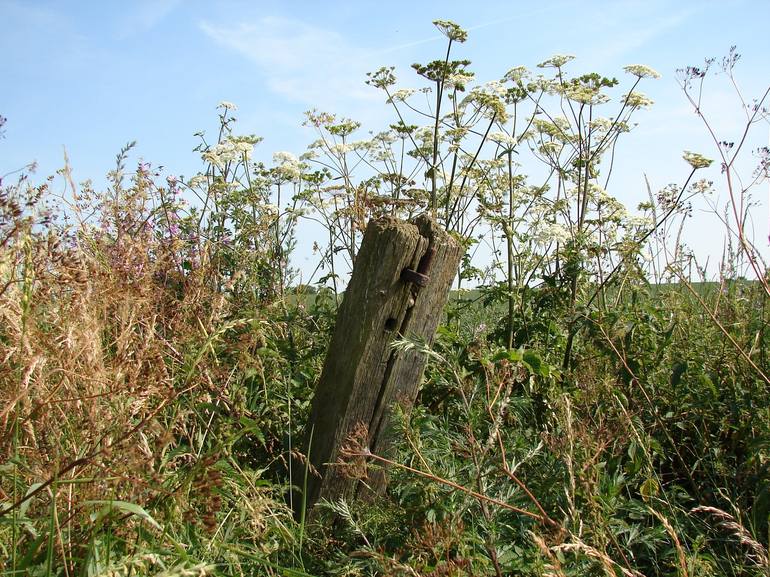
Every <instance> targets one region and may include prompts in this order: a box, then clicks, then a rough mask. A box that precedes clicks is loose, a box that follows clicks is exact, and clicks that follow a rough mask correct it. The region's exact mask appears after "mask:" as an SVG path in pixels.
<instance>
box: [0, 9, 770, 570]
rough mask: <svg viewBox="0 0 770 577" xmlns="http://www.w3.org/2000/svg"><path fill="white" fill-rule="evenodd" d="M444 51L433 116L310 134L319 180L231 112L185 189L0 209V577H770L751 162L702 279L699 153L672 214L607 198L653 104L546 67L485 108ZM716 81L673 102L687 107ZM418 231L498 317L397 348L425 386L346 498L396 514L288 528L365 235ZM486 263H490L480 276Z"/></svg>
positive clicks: (20, 200) (14, 189)
mask: <svg viewBox="0 0 770 577" xmlns="http://www.w3.org/2000/svg"><path fill="white" fill-rule="evenodd" d="M436 24H437V26H438V27H439V30H440V31H441V32H442V33H443V34H444V35H445V36H446V37H447V41H448V42H447V51H446V53H445V54H443V55H442V59H441V60H437V61H435V62H432V63H428V64H425V65H416V67H415V70H416V72H417V74H418V75H419V77H421V78H423V79H424V80H425V81H426V83H427V86H428V88H430V89H431V90H432V92H430V95H431V96H430V100H429V101H428V102H429V105H430V107H429V108H428V109H427V111H421V110H420V109H419V108H418V107H417V106H416V105H415V104H413V101H412V100H410V98H412V96H413V92H412V91H406V90H396V88H395V86H396V83H397V82H396V78H395V73H394V71H393V70H392V69H387V68H386V69H380V70H379V71H377V72H375V73H373V74H372V75H370V79H369V82H370V83H371V84H373V85H375V86H377V87H378V88H381V89H382V90H383V91H384V92H385V94H386V98H387V99H388V104H389V105H390V106H392V107H393V110H394V114H395V122H396V123H395V124H394V125H393V127H391V130H389V131H386V132H383V133H379V134H376V135H374V136H373V137H372V138H371V139H368V140H365V141H355V140H353V135H354V133H355V132H356V130H358V128H359V125H358V123H356V122H354V121H352V120H348V119H341V118H337V117H336V116H334V115H331V114H327V113H323V112H318V111H314V112H311V113H308V116H307V120H306V124H307V125H308V126H309V127H310V128H311V129H312V130H314V131H316V135H317V136H318V140H317V141H316V142H315V143H314V144H313V145H311V147H310V150H309V152H308V153H307V154H305V155H302V157H297V156H294V155H292V154H290V153H286V152H282V153H276V155H275V156H274V165H273V166H270V167H269V166H266V165H265V164H262V163H255V162H253V160H252V153H253V147H254V146H255V145H256V144H257V143H258V142H259V139H258V138H256V137H254V136H239V135H237V134H236V133H235V128H234V127H235V119H234V117H233V112H234V110H235V107H234V105H232V104H230V103H222V104H221V105H220V107H219V109H218V110H219V131H218V135H217V139H216V141H215V142H208V141H206V140H205V139H204V138H203V137H202V141H201V144H200V147H199V152H200V153H201V157H202V161H203V168H202V170H201V171H200V172H199V173H198V174H197V175H195V176H194V177H193V178H192V179H189V180H187V181H181V180H179V179H177V178H174V177H172V176H168V177H165V178H164V175H162V174H161V173H160V171H159V170H156V169H155V168H153V167H152V166H151V165H149V164H147V163H139V164H137V165H136V167H135V168H131V169H128V168H127V164H128V162H129V158H130V154H131V149H132V147H133V144H131V145H128V146H127V147H125V148H124V149H123V150H122V151H121V152H120V153H119V154H118V157H117V159H116V161H117V162H116V167H115V170H114V171H112V172H111V173H110V184H109V186H108V187H107V189H106V190H104V191H95V190H93V189H92V187H91V186H90V185H89V184H88V183H83V184H80V185H76V184H75V183H74V182H72V179H71V175H70V171H69V169H68V167H65V169H64V170H63V171H61V177H62V178H61V182H62V183H63V185H62V184H60V181H59V180H54V179H50V180H48V181H46V182H45V183H43V184H42V185H34V184H33V183H32V182H31V178H30V177H29V176H27V175H23V176H21V177H20V178H18V179H17V180H16V181H15V182H10V183H9V182H7V181H6V182H4V183H3V184H2V187H0V248H1V249H2V250H1V251H0V360H2V363H0V399H2V403H0V439H1V441H2V442H0V452H1V453H0V568H2V570H3V571H4V572H5V573H6V574H9V575H22V574H29V575H65V576H67V577H69V576H75V575H89V576H94V575H126V576H129V575H150V574H152V575H169V576H170V575H180V576H181V575H205V574H227V575H245V574H268V575H308V574H328V575H370V574H372V575H373V574H387V575H420V576H428V575H431V576H449V575H497V576H502V575H515V574H523V575H619V574H622V575H627V576H638V575H649V576H652V575H680V576H693V577H694V576H698V575H735V576H746V575H768V574H770V567H768V556H767V550H768V538H769V536H770V524H769V523H768V519H769V516H770V481H768V479H770V475H769V474H768V467H770V452H769V451H770V404H769V400H768V399H770V397H769V396H768V395H767V387H768V385H769V384H770V382H769V381H768V375H770V364H769V363H768V357H767V351H768V350H770V336H769V335H768V329H767V327H768V322H769V321H770V312H769V311H768V297H769V296H770V295H769V294H768V292H767V272H766V268H765V265H764V263H763V262H762V260H761V258H760V251H759V250H757V248H756V246H755V245H754V244H752V241H751V239H750V235H749V230H748V227H747V226H745V223H747V222H748V221H749V217H750V216H751V212H750V211H751V209H752V206H753V205H752V203H751V201H750V200H751V199H750V196H751V193H752V189H751V187H743V188H740V189H739V188H738V186H737V183H739V182H743V183H747V182H749V181H748V180H747V179H745V178H744V179H741V178H740V174H738V173H737V171H738V170H739V168H740V163H739V162H737V161H736V158H737V157H736V156H735V154H737V152H738V151H740V149H741V146H742V144H741V145H738V146H737V149H736V147H735V145H734V146H732V147H726V146H725V145H724V144H723V143H722V141H721V140H720V139H719V138H718V137H716V140H715V143H716V144H717V146H718V147H719V150H720V153H719V154H720V155H721V158H722V160H723V162H724V164H725V166H726V168H727V170H726V171H725V173H724V175H725V178H726V179H727V180H726V186H727V190H728V193H729V194H728V204H727V209H728V212H727V214H728V217H729V218H725V223H726V225H727V226H726V229H725V232H726V235H727V239H728V242H727V246H728V248H729V250H726V251H725V254H726V256H725V260H724V262H723V263H722V267H721V269H720V270H721V273H720V275H719V276H718V277H717V278H715V279H710V278H707V274H706V272H707V271H705V269H704V268H702V267H699V266H698V262H697V259H695V257H694V256H693V255H692V254H691V253H690V252H689V251H688V250H687V248H686V247H685V246H684V245H683V243H682V242H681V238H682V235H681V231H682V229H683V227H684V226H686V224H687V223H688V219H689V217H690V215H691V205H690V203H691V202H692V201H694V200H695V199H697V198H698V197H699V196H700V195H702V194H703V193H704V192H705V190H706V189H707V188H709V186H711V185H709V184H708V183H706V182H704V181H696V180H695V179H694V175H696V174H697V173H696V171H699V170H702V169H703V168H705V167H707V166H708V164H709V163H710V161H709V160H708V159H707V158H705V157H704V156H702V155H699V154H693V153H687V154H685V160H686V161H687V162H688V163H689V164H690V170H689V172H688V173H686V174H685V175H684V178H683V179H682V181H683V184H682V185H672V186H670V187H667V188H665V189H664V190H661V191H659V192H657V193H656V192H653V191H650V198H649V199H648V200H646V201H645V203H643V205H642V207H641V209H640V210H641V211H642V213H641V215H640V214H637V215H634V214H629V212H628V211H627V210H626V209H625V207H623V206H622V205H621V204H620V203H619V202H618V201H617V200H616V199H614V198H613V197H612V196H611V194H610V193H609V192H608V190H609V189H608V186H609V174H606V173H603V172H602V168H603V167H602V166H601V163H600V160H601V158H602V157H603V156H604V155H605V153H606V154H609V156H610V157H611V156H612V155H613V154H614V153H615V147H616V144H617V143H618V142H619V139H620V138H621V136H622V137H623V138H626V136H625V133H626V132H627V131H628V129H629V128H630V123H629V119H630V117H631V115H632V114H636V113H637V112H638V111H639V110H640V109H641V108H644V107H646V106H647V105H648V104H649V102H648V101H647V100H646V99H645V97H643V95H641V94H639V93H637V92H635V88H636V87H637V85H638V84H639V83H640V82H641V81H642V80H646V79H647V78H651V77H653V76H654V75H655V73H654V71H651V70H650V69H648V68H646V67H643V66H638V65H637V66H630V67H628V68H627V72H629V73H630V74H631V78H632V81H631V86H630V87H629V88H628V89H627V91H625V92H623V93H620V94H617V93H616V92H614V91H615V90H616V88H615V86H616V85H617V84H618V83H617V81H616V80H615V79H610V78H603V77H600V76H598V75H593V74H585V75H574V76H570V75H569V74H568V72H567V69H566V67H567V66H568V64H569V61H570V58H568V57H554V58H551V59H549V60H547V61H545V62H544V63H543V64H542V67H543V68H544V69H545V70H546V72H547V73H548V74H546V73H543V74H533V73H531V72H529V71H527V70H524V69H522V68H515V69H512V70H511V71H509V72H508V73H507V74H506V75H504V77H503V78H502V79H501V80H500V82H496V83H490V84H488V85H485V86H481V87H471V82H472V76H471V73H470V70H469V63H467V62H466V61H464V60H457V61H455V60H451V57H452V54H453V52H452V51H453V50H457V48H458V46H457V45H458V44H461V43H462V42H464V41H465V40H466V39H467V35H466V34H465V32H464V31H463V30H462V29H461V28H459V27H458V26H457V25H455V24H453V23H449V22H444V21H437V23H436ZM731 54H732V53H731ZM736 60H737V59H736V58H735V57H734V56H732V55H731V56H730V57H729V58H728V59H727V60H726V61H725V62H724V63H723V67H724V70H725V71H728V72H729V73H730V74H733V69H734V67H735V61H736ZM706 68H708V67H706ZM707 72H708V70H707V69H706V70H704V69H703V68H695V67H689V68H687V69H684V70H683V73H682V84H683V88H684V89H685V91H686V92H687V94H688V95H689V97H690V98H693V96H692V94H694V92H693V87H694V86H695V84H699V83H701V82H704V81H705V79H706V78H707V77H708V75H707ZM610 97H614V98H615V105H614V106H615V108H613V110H614V112H612V113H611V116H610V117H608V119H607V121H606V122H599V120H598V118H600V117H599V112H600V111H602V110H604V109H603V108H601V107H602V106H603V105H604V100H605V98H610ZM694 104H696V105H697V102H695V101H694ZM763 106H764V101H760V102H759V104H758V107H757V110H755V111H754V114H753V115H750V116H749V118H748V120H747V125H746V130H747V132H748V131H749V129H751V128H752V127H753V126H754V125H755V124H757V122H758V121H762V120H766V118H767V114H766V111H764V109H763ZM414 118H420V119H421V121H422V122H427V124H425V126H423V127H419V126H417V125H412V124H410V122H412V121H413V120H412V119H414ZM613 119H614V120H613ZM704 120H706V127H707V129H708V127H709V126H710V125H709V124H708V120H707V119H704ZM725 149H727V150H725ZM731 151H732V152H731ZM524 157H526V158H527V159H528V162H533V163H535V162H537V163H541V166H545V167H546V172H545V174H546V176H544V177H543V180H540V181H534V180H533V178H531V177H528V176H527V175H526V174H525V173H524V172H523V168H522V167H521V166H519V165H518V164H517V162H516V158H519V159H520V160H522V161H523V160H524ZM605 166H606V164H605ZM541 172H542V170H540V171H538V170H537V169H533V170H532V173H533V174H537V175H538V178H541V176H540V175H541ZM753 174H755V176H756V177H755V180H754V181H751V183H752V184H756V183H758V182H759V181H761V179H762V178H763V177H766V176H767V156H766V150H765V151H764V152H763V151H762V150H760V151H759V166H758V167H757V172H756V173H753ZM60 186H63V187H64V188H63V189H61V190H59V189H56V190H53V189H54V188H55V187H60ZM715 186H718V185H715ZM741 186H743V185H741ZM423 210H427V211H429V212H430V213H432V214H433V215H434V217H435V218H436V219H438V220H439V222H441V223H442V224H443V225H444V226H445V227H446V228H447V229H448V230H451V231H453V233H454V234H456V235H458V237H460V238H461V239H462V240H463V242H465V243H466V246H467V247H468V249H469V253H468V257H467V258H466V259H465V261H464V265H463V268H462V270H461V271H460V274H459V276H458V279H459V281H458V286H459V287H460V288H462V287H463V283H466V284H467V283H469V282H476V283H479V284H480V285H481V286H480V287H479V289H478V290H477V291H473V292H472V293H470V292H464V291H462V290H460V291H458V292H457V293H456V294H457V298H455V299H452V302H451V304H450V305H449V307H448V309H447V311H446V315H447V316H446V321H445V323H444V324H443V325H442V327H441V328H440V329H439V336H438V339H437V342H436V345H435V346H434V348H433V349H432V350H431V349H427V348H425V347H424V345H423V344H421V343H417V342H413V341H411V340H410V338H409V335H401V338H400V339H399V340H397V341H396V342H395V343H394V345H393V346H394V348H395V349H396V352H398V351H399V350H403V349H407V348H409V349H418V350H421V351H422V352H423V354H425V355H426V356H427V357H428V369H427V371H426V375H425V379H424V383H423V387H422V389H421V392H420V397H419V399H418V402H417V404H416V406H415V407H414V410H413V411H412V412H411V413H410V414H406V413H403V412H402V413H401V414H400V416H399V418H398V419H396V422H395V423H394V424H393V426H394V430H393V435H394V438H395V439H396V441H397V442H396V447H395V449H394V451H393V453H392V454H388V455H373V454H372V453H371V452H370V451H369V449H368V448H367V447H366V446H364V444H362V442H361V439H360V438H358V439H356V438H351V439H348V440H347V441H346V446H345V455H346V458H347V459H349V461H350V462H349V463H348V465H349V467H348V468H349V469H350V470H351V471H352V472H354V473H355V474H358V475H362V476H365V475H366V472H367V470H368V469H369V468H372V467H383V466H386V467H387V468H388V472H389V473H388V474H389V478H390V484H389V489H388V493H387V494H386V495H384V496H383V497H382V498H380V499H378V500H375V501H373V502H366V503H355V502H352V503H347V502H344V501H340V502H335V503H322V504H320V505H319V506H318V512H317V514H316V513H314V514H313V515H311V516H308V515H304V514H303V515H302V516H301V518H300V520H299V521H297V520H295V519H294V517H293V515H292V513H291V509H292V507H290V505H292V504H293V500H294V499H295V498H298V497H297V495H301V494H302V492H303V491H302V487H303V484H304V483H306V479H307V475H311V474H314V471H312V469H311V468H310V467H305V468H304V470H299V471H298V470H297V467H293V468H292V463H295V464H296V463H307V459H306V456H303V455H300V454H299V453H298V452H297V449H296V447H299V446H301V443H299V442H298V439H299V438H301V437H302V436H303V435H307V434H311V433H310V431H311V430H312V429H311V430H308V429H309V427H308V426H307V425H308V423H307V417H308V413H309V411H308V408H309V405H310V402H311V400H312V388H313V384H314V382H315V380H316V378H317V377H318V373H319V369H320V367H321V364H322V362H323V355H324V353H325V348H326V343H327V340H328V336H329V334H330V331H331V329H332V327H333V323H334V314H335V311H336V306H337V304H338V303H339V300H340V298H342V288H343V286H344V271H345V270H346V268H348V267H349V266H352V265H354V263H355V258H356V254H357V247H358V243H359V242H360V235H361V231H362V230H363V228H364V227H365V224H366V221H367V220H368V219H370V218H374V217H377V216H379V215H382V214H390V215H398V216H402V217H408V216H410V215H413V214H415V213H417V212H420V211H423ZM720 210H721V209H720ZM303 219H314V220H315V221H316V222H317V223H319V224H320V225H321V226H322V227H324V228H323V229H324V237H325V239H326V240H325V241H324V242H320V241H319V243H317V247H316V248H317V253H316V255H317V257H318V268H317V270H316V273H320V274H319V276H320V278H318V279H315V281H316V285H317V286H308V285H307V284H305V285H303V286H302V287H294V288H292V284H293V283H294V282H295V276H294V271H293V269H292V267H291V260H290V256H291V254H292V251H294V250H295V242H294V239H295V236H296V234H297V229H298V227H299V226H302V225H303V224H304V222H305V221H303ZM731 219H732V220H731ZM479 235H481V236H482V237H484V238H486V239H488V240H489V242H490V244H491V245H492V248H493V249H495V250H497V249H500V250H499V253H494V254H497V255H498V256H497V257H495V258H493V260H492V262H489V263H485V265H484V266H483V267H479V266H478V263H477V262H476V261H474V260H473V259H472V258H471V256H470V255H471V253H472V251H473V250H474V245H475V244H476V243H477V242H478V237H479ZM482 268H484V269H486V270H482ZM693 271H695V272H693ZM744 274H753V275H754V276H753V277H750V278H748V279H746V278H742V275H744ZM304 280H305V281H308V282H309V280H308V279H304ZM696 280H697V281H700V282H694V281H696ZM303 513H304V512H303Z"/></svg>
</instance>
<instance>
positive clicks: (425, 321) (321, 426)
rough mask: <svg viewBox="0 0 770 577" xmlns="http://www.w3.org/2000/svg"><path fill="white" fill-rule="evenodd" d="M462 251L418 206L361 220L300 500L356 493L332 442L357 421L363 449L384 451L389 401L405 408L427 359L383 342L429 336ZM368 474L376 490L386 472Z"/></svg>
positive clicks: (314, 415)
mask: <svg viewBox="0 0 770 577" xmlns="http://www.w3.org/2000/svg"><path fill="white" fill-rule="evenodd" d="M461 256H462V255H461V246H460V244H459V243H458V242H457V241H456V240H455V239H454V238H452V237H451V236H450V235H449V234H447V233H446V232H445V231H444V230H443V229H441V227H439V226H438V225H437V224H436V223H435V222H434V221H433V220H432V219H430V217H428V216H426V215H420V216H418V217H417V218H416V219H414V221H413V222H404V221H402V220H398V219H395V218H390V217H386V218H381V219H377V220H372V221H370V222H369V225H368V226H367V228H366V232H365V234H364V238H363V241H362V243H361V250H360V251H359V253H358V256H357V258H356V264H355V268H354V270H353V274H352V277H351V279H350V283H349V284H348V287H347V290H346V291H345V297H344V299H343V301H342V304H341V306H340V309H339V312H338V315H337V325H336V328H335V330H334V336H333V337H332V341H331V344H330V346H329V351H328V353H327V356H326V361H325V364H324V368H323V371H322V373H321V378H320V380H319V382H318V384H317V386H316V390H315V396H314V398H313V406H312V410H311V415H310V422H309V424H308V430H309V431H310V434H309V435H308V439H307V440H306V442H305V454H306V455H307V456H308V457H309V459H310V463H311V464H312V465H313V467H314V468H315V469H316V470H317V471H318V472H319V473H320V477H318V476H314V475H309V476H308V479H307V495H306V499H305V501H306V505H307V506H308V507H311V506H312V505H313V504H314V503H315V502H316V501H317V500H318V499H319V498H325V499H329V500H336V499H338V498H340V497H345V498H348V499H349V498H354V497H356V496H361V493H362V491H363V488H364V485H363V483H361V482H359V481H358V480H356V479H351V478H349V477H346V476H345V475H344V474H343V472H342V471H340V469H339V468H338V467H335V466H334V463H335V462H337V460H338V458H339V451H340V448H341V446H342V444H343V443H344V442H345V439H346V438H347V437H348V436H349V435H350V433H351V432H352V431H353V430H354V428H356V427H358V428H359V429H360V428H361V425H363V427H364V428H365V430H366V431H368V443H369V445H368V446H369V448H370V450H371V451H372V452H373V453H375V454H381V453H382V452H383V451H386V449H387V446H388V440H387V439H386V438H385V432H386V429H387V424H388V420H389V418H390V414H391V410H390V409H391V406H392V405H393V404H394V403H395V402H398V403H400V404H401V405H402V406H404V407H405V408H406V409H407V410H408V409H409V408H410V407H411V405H412V403H413V402H414V400H415V397H416V396H417V390H418V387H419V384H420V379H421V377H422V373H423V370H424V368H425V360H426V359H425V358H424V355H423V354H421V353H419V352H416V351H396V350H394V349H393V348H392V347H391V346H390V345H391V343H392V342H393V340H394V339H395V338H397V337H399V336H402V335H403V336H406V335H413V336H414V337H417V338H419V339H421V340H424V341H427V342H428V343H432V342H433V338H434V335H435V332H436V328H437V326H438V323H439V321H440V320H441V313H442V310H443V308H444V305H445V304H446V301H447V297H448V294H449V289H450V287H451V284H452V280H453V279H454V277H455V274H456V273H457V268H458V266H459V263H460V258H461ZM373 477H374V478H372V477H370V478H369V479H367V480H366V486H368V487H369V488H370V489H371V490H373V491H375V492H380V491H382V490H384V488H385V483H386V479H385V476H384V475H382V474H380V475H375V476H373Z"/></svg>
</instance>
